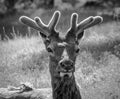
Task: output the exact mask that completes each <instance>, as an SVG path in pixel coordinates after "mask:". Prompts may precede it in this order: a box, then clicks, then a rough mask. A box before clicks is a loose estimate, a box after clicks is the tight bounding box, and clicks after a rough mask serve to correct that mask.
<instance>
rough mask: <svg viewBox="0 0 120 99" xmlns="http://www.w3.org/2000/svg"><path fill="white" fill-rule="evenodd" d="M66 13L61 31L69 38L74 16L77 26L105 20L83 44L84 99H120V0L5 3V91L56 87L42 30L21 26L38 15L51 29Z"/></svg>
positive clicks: (0, 22)
mask: <svg viewBox="0 0 120 99" xmlns="http://www.w3.org/2000/svg"><path fill="white" fill-rule="evenodd" d="M56 10H59V11H60V12H61V18H60V21H59V22H58V25H57V27H56V28H57V30H58V31H59V32H60V34H61V35H65V33H66V31H67V30H68V29H69V26H70V17H71V14H72V13H74V12H76V13H78V15H79V18H78V21H79V22H80V21H82V20H84V19H85V18H87V17H89V16H96V15H99V16H102V17H103V22H102V23H101V24H98V25H96V26H94V27H91V28H89V29H86V30H85V34H84V37H83V38H82V39H81V40H80V44H79V47H80V52H79V54H78V57H77V60H76V66H75V67H76V71H75V77H76V81H77V82H78V84H79V85H80V86H81V88H80V92H81V95H82V98H83V99H120V0H0V87H7V86H9V85H10V86H19V85H20V84H21V83H26V82H29V83H30V84H32V85H33V86H34V87H35V88H48V87H51V83H50V74H49V67H48V63H49V57H48V53H47V52H46V50H45V47H44V44H43V42H42V39H41V36H40V34H39V32H38V31H36V30H34V29H32V28H30V27H28V26H25V25H23V24H22V23H20V22H19V17H20V16H22V15H26V16H29V17H30V18H32V19H34V17H36V16H38V17H40V18H41V19H42V21H43V22H44V23H45V24H48V22H49V20H50V19H51V17H52V15H53V13H54V11H56Z"/></svg>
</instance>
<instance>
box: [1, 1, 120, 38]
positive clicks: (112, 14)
mask: <svg viewBox="0 0 120 99" xmlns="http://www.w3.org/2000/svg"><path fill="white" fill-rule="evenodd" d="M119 7H120V0H0V34H1V38H2V40H3V39H5V35H7V36H9V37H10V38H12V36H11V34H10V33H11V32H13V29H14V30H15V31H16V33H21V34H22V35H26V33H28V32H29V31H27V29H26V27H25V26H23V25H21V24H20V23H18V19H19V17H20V16H21V15H27V16H29V17H31V18H34V17H35V16H39V17H44V16H46V17H47V16H51V15H52V14H53V12H54V11H55V10H60V11H62V12H63V13H65V12H68V14H69V13H70V14H71V13H72V12H78V13H79V14H80V16H79V17H80V20H82V19H84V18H85V17H88V16H90V15H93V16H94V15H100V16H103V17H104V22H107V21H118V20H119V14H120V8H119ZM46 13H48V14H46ZM70 14H69V15H70ZM43 21H44V19H43ZM47 21H48V20H47Z"/></svg>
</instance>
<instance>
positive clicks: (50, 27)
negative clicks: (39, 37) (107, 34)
mask: <svg viewBox="0 0 120 99" xmlns="http://www.w3.org/2000/svg"><path fill="white" fill-rule="evenodd" d="M59 17H60V12H59V11H56V12H55V13H54V14H53V16H52V18H51V20H50V22H49V24H48V25H46V24H44V23H43V22H42V20H41V19H40V18H39V17H35V18H34V20H35V22H36V24H37V25H38V26H39V27H40V28H41V29H42V30H44V31H45V33H46V32H47V34H48V36H49V35H50V34H51V33H52V32H51V31H52V30H54V29H55V27H56V25H57V23H58V20H59Z"/></svg>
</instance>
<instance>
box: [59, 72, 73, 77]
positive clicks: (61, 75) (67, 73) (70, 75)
mask: <svg viewBox="0 0 120 99" xmlns="http://www.w3.org/2000/svg"><path fill="white" fill-rule="evenodd" d="M72 75H73V72H60V77H65V78H70V77H72Z"/></svg>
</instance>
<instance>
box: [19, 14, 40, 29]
mask: <svg viewBox="0 0 120 99" xmlns="http://www.w3.org/2000/svg"><path fill="white" fill-rule="evenodd" d="M19 21H20V22H22V23H23V24H25V25H27V26H30V27H32V28H34V29H36V30H38V31H41V29H40V28H39V27H38V26H37V25H36V22H35V21H34V20H32V19H31V18H29V17H27V16H21V17H20V18H19Z"/></svg>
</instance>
